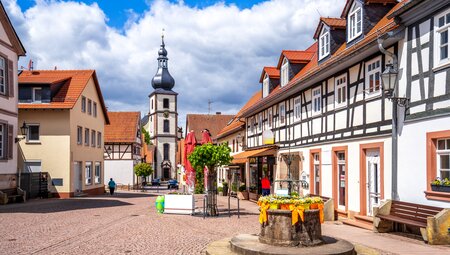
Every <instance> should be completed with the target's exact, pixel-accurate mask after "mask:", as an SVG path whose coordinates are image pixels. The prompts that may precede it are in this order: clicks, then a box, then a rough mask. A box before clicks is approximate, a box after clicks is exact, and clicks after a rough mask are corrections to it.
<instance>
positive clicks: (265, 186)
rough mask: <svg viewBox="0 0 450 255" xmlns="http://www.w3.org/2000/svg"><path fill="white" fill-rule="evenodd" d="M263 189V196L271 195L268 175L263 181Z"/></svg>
mask: <svg viewBox="0 0 450 255" xmlns="http://www.w3.org/2000/svg"><path fill="white" fill-rule="evenodd" d="M261 188H262V195H263V196H268V195H270V181H269V178H267V175H264V177H263V178H262V180H261Z"/></svg>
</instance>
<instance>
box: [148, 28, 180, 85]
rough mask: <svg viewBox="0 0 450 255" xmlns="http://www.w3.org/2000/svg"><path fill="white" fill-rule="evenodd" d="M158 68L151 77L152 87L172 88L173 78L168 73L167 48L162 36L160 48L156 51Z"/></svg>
mask: <svg viewBox="0 0 450 255" xmlns="http://www.w3.org/2000/svg"><path fill="white" fill-rule="evenodd" d="M158 54H159V56H158V70H157V71H156V74H155V76H154V77H153V79H152V86H153V88H154V89H164V90H172V89H173V87H174V86H175V80H174V79H173V77H172V75H170V73H169V68H168V62H169V59H168V58H167V50H166V47H165V44H164V36H163V37H162V43H161V48H160V49H159V51H158Z"/></svg>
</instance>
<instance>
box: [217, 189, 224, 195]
mask: <svg viewBox="0 0 450 255" xmlns="http://www.w3.org/2000/svg"><path fill="white" fill-rule="evenodd" d="M217 191H218V192H219V196H224V194H223V187H218V188H217Z"/></svg>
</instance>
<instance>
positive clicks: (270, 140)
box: [262, 130, 275, 145]
mask: <svg viewBox="0 0 450 255" xmlns="http://www.w3.org/2000/svg"><path fill="white" fill-rule="evenodd" d="M262 139H263V144H264V145H268V144H274V143H275V137H274V135H273V132H272V131H271V130H264V132H263V133H262Z"/></svg>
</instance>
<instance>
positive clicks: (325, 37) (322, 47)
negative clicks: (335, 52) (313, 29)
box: [319, 25, 330, 60]
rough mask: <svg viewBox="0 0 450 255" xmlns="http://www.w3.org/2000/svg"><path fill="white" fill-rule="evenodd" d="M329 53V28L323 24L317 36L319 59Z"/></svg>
mask: <svg viewBox="0 0 450 255" xmlns="http://www.w3.org/2000/svg"><path fill="white" fill-rule="evenodd" d="M328 55H330V29H329V28H328V27H327V26H325V25H324V26H323V28H322V31H321V32H320V36H319V60H322V59H323V58H325V57H326V56H328Z"/></svg>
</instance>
